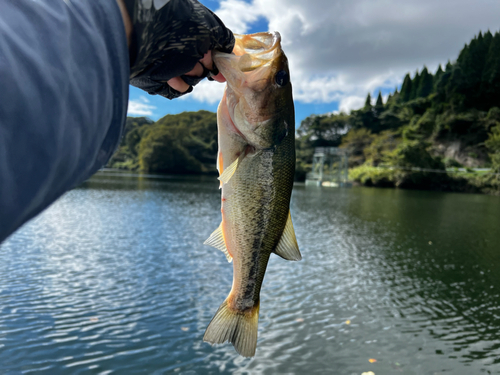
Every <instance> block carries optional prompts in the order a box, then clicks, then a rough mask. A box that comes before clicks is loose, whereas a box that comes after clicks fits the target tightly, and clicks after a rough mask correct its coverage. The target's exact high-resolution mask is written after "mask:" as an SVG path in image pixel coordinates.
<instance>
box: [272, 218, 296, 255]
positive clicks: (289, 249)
mask: <svg viewBox="0 0 500 375" xmlns="http://www.w3.org/2000/svg"><path fill="white" fill-rule="evenodd" d="M274 252H275V253H276V254H277V255H279V256H280V257H282V258H283V259H286V260H301V259H302V255H301V254H300V251H299V245H298V244H297V238H295V230H294V229H293V224H292V215H290V211H288V220H287V221H286V225H285V229H284V230H283V234H282V235H281V239H280V242H279V243H278V246H276V249H275V250H274Z"/></svg>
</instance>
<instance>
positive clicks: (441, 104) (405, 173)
mask: <svg viewBox="0 0 500 375" xmlns="http://www.w3.org/2000/svg"><path fill="white" fill-rule="evenodd" d="M499 107H500V34H499V33H498V32H497V33H496V34H495V35H492V34H491V33H490V32H489V31H488V32H486V33H485V34H484V35H483V34H482V33H479V35H478V36H477V37H475V38H474V39H473V40H472V41H471V42H470V43H469V44H466V45H465V46H464V48H463V49H462V51H461V52H460V53H459V55H458V58H457V60H456V61H454V62H448V63H447V64H446V65H445V67H444V69H443V68H442V67H441V66H439V67H438V69H437V70H436V71H435V72H434V73H432V72H429V70H428V69H427V68H426V67H425V66H424V67H422V69H420V70H417V71H416V72H415V73H414V74H412V75H411V74H410V73H408V74H407V75H406V77H405V78H404V81H403V84H402V87H401V90H400V91H399V90H398V89H397V88H396V90H395V91H394V92H392V93H391V94H389V96H388V98H387V100H386V102H384V100H383V98H382V94H381V93H379V94H378V96H377V98H376V100H372V98H371V97H370V95H369V94H368V96H367V98H366V103H365V105H364V107H363V108H361V109H358V110H354V111H352V112H351V113H350V114H345V113H339V114H329V115H312V116H310V117H308V118H306V119H305V120H304V121H302V123H301V125H300V127H299V128H298V130H297V138H296V139H297V173H296V179H297V180H303V179H304V178H305V174H306V172H308V171H309V170H310V168H311V162H312V155H313V153H314V148H315V147H319V146H340V147H343V148H347V149H348V150H349V151H350V162H349V163H350V167H351V171H350V176H351V178H352V179H353V180H354V181H358V182H359V183H362V184H365V185H374V186H390V187H394V186H396V187H403V188H404V187H406V188H417V189H435V190H455V191H471V192H486V193H494V194H498V193H500V177H499V175H498V174H495V173H500V108H499ZM216 154H217V120H216V115H215V113H212V112H207V111H199V112H185V113H181V114H178V115H167V116H165V117H163V118H161V119H160V120H158V121H157V122H152V121H151V120H149V119H146V118H144V117H139V118H133V117H129V118H128V119H127V125H126V129H125V135H124V137H123V139H122V142H121V144H120V147H119V150H118V151H117V153H116V154H115V155H114V157H113V158H112V160H111V161H110V163H109V164H108V166H110V167H114V168H121V169H129V170H143V171H148V172H156V173H176V174H187V173H191V174H192V173H216V169H215V160H216ZM462 167H464V168H466V169H465V170H464V169H459V168H462ZM477 167H482V168H491V170H488V171H481V172H474V171H473V170H472V169H471V168H477ZM454 168H455V169H454Z"/></svg>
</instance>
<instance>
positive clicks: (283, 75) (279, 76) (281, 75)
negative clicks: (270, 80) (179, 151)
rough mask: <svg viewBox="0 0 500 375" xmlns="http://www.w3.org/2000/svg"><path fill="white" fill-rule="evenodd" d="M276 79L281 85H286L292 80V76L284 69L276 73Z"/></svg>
mask: <svg viewBox="0 0 500 375" xmlns="http://www.w3.org/2000/svg"><path fill="white" fill-rule="evenodd" d="M274 80H275V81H276V83H277V84H278V85H279V86H285V85H286V84H287V83H288V82H290V77H289V76H288V73H287V72H285V71H284V70H280V71H279V72H278V73H276V76H275V77H274Z"/></svg>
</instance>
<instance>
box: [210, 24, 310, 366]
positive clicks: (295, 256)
mask: <svg viewBox="0 0 500 375" xmlns="http://www.w3.org/2000/svg"><path fill="white" fill-rule="evenodd" d="M214 61H215V64H216V65H217V67H218V68H219V70H220V71H221V73H222V74H223V75H224V77H225V78H226V80H227V85H226V89H225V92H224V96H223V98H222V100H221V102H220V104H219V108H218V110H217V126H218V140H219V152H218V157H217V168H218V170H219V175H220V176H219V180H220V181H221V188H222V207H221V212H222V222H221V225H220V226H219V228H218V229H216V230H215V232H214V233H212V235H211V236H210V237H209V238H208V240H207V241H205V244H207V245H211V246H214V247H216V248H218V249H220V250H222V251H223V252H224V253H225V254H226V257H227V259H228V261H231V260H232V261H233V285H232V288H231V292H230V293H229V296H228V297H227V298H226V300H225V301H224V302H223V303H222V305H221V306H220V307H219V310H218V311H217V313H216V314H215V316H214V318H213V319H212V321H211V322H210V324H209V326H208V328H207V330H206V332H205V336H204V337H203V340H204V341H207V342H209V343H212V344H216V343H223V342H225V341H229V342H231V343H232V344H233V346H234V347H235V349H236V351H237V352H238V353H240V354H241V355H243V356H245V357H253V356H254V355H255V349H256V346H257V324H258V319H259V294H260V289H261V286H262V282H263V280H264V274H265V272H266V267H267V263H268V261H269V257H270V255H271V253H273V252H274V253H275V254H278V255H279V256H281V257H282V258H284V259H288V260H300V259H301V255H300V252H299V248H298V245H297V240H296V238H295V232H294V229H293V225H292V220H291V216H290V196H291V193H292V187H293V178H294V172H295V115H294V107H293V99H292V86H291V83H290V72H289V69H288V61H287V58H286V56H285V54H284V53H283V50H282V49H281V37H280V34H279V33H277V32H275V33H258V34H251V35H236V45H235V48H234V50H233V54H225V53H215V55H214Z"/></svg>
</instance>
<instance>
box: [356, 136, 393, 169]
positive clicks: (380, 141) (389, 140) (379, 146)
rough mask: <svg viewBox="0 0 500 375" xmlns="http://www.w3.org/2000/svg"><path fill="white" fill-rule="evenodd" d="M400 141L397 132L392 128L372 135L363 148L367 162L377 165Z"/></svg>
mask: <svg viewBox="0 0 500 375" xmlns="http://www.w3.org/2000/svg"><path fill="white" fill-rule="evenodd" d="M400 142H401V138H400V137H399V134H398V133H397V132H395V131H392V130H385V131H383V132H381V133H380V134H378V135H373V136H372V141H371V143H370V144H369V145H368V146H366V147H365V149H364V150H363V153H364V156H365V159H366V161H367V164H370V165H372V166H378V165H379V164H381V163H382V162H383V161H384V159H385V158H386V157H387V155H388V154H389V153H390V152H391V151H393V150H394V149H395V148H396V147H397V146H398V144H399V143H400Z"/></svg>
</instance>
